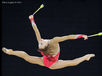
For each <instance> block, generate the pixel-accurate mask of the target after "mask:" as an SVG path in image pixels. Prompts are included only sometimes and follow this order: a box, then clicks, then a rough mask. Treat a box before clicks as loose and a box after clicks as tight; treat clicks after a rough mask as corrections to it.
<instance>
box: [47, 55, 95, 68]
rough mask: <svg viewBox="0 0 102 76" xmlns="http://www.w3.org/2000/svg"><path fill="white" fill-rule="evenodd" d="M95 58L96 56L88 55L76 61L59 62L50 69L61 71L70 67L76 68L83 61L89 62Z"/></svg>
mask: <svg viewBox="0 0 102 76" xmlns="http://www.w3.org/2000/svg"><path fill="white" fill-rule="evenodd" d="M94 56H95V55H94V54H87V55H85V56H83V57H80V58H76V59H73V60H58V61H57V62H56V63H54V64H53V65H52V66H51V67H49V68H50V69H61V68H65V67H69V66H76V65H78V64H80V63H81V62H83V61H89V60H90V58H91V57H94Z"/></svg>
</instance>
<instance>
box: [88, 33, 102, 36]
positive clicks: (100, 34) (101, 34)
mask: <svg viewBox="0 0 102 76" xmlns="http://www.w3.org/2000/svg"><path fill="white" fill-rule="evenodd" d="M93 36H102V32H99V33H98V34H93V35H89V36H88V37H93Z"/></svg>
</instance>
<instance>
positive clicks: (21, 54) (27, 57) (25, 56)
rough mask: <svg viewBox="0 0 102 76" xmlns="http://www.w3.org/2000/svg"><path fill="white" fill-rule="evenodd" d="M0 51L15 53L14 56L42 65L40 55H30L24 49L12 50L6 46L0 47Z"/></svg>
mask: <svg viewBox="0 0 102 76" xmlns="http://www.w3.org/2000/svg"><path fill="white" fill-rule="evenodd" d="M2 51H3V52H4V53H6V54H9V55H15V56H18V57H20V58H23V59H24V60H26V61H28V62H29V63H33V64H38V65H41V66H44V64H43V60H42V58H41V57H36V56H30V55H28V54H27V53H26V52H24V51H13V50H12V49H6V48H2Z"/></svg>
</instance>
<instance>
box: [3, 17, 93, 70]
mask: <svg viewBox="0 0 102 76" xmlns="http://www.w3.org/2000/svg"><path fill="white" fill-rule="evenodd" d="M29 19H30V21H31V24H32V27H33V29H34V31H35V34H36V38H37V41H38V48H39V50H38V51H39V52H40V53H41V55H42V57H37V56H30V55H28V54H27V53H26V52H24V51H18V50H13V49H7V48H5V47H3V48H2V51H3V52H4V53H6V54H8V55H15V56H18V57H20V58H23V59H24V60H25V61H27V62H29V63H32V64H38V65H40V66H45V67H47V68H49V69H53V70H54V69H62V68H65V67H70V66H77V65H78V64H80V63H82V62H83V61H89V60H90V59H91V58H92V57H94V56H95V54H86V55H84V56H82V57H79V58H75V59H72V60H59V55H60V46H59V43H60V42H63V41H65V40H72V39H79V38H84V40H87V39H88V36H87V35H84V34H76V35H66V36H61V37H59V36H56V37H53V38H52V39H43V38H42V37H41V35H40V32H39V30H38V28H37V25H36V23H35V21H34V17H33V15H30V16H29Z"/></svg>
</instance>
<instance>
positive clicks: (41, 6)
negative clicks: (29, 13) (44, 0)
mask: <svg viewBox="0 0 102 76" xmlns="http://www.w3.org/2000/svg"><path fill="white" fill-rule="evenodd" d="M43 7H44V5H43V4H41V5H40V7H39V8H38V9H37V10H36V11H35V12H34V13H33V15H34V14H36V13H37V12H38V11H39V10H40V9H41V8H43Z"/></svg>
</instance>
